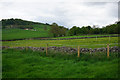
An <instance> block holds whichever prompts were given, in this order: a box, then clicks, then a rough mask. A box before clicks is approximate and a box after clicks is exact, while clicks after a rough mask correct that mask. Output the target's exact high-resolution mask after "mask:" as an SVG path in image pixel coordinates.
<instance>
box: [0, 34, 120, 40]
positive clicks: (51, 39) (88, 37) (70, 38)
mask: <svg viewBox="0 0 120 80" xmlns="http://www.w3.org/2000/svg"><path fill="white" fill-rule="evenodd" d="M103 37H120V35H115V36H97V38H103ZM85 38H96V37H75V38H58V39H53V38H47V37H45V38H43V37H41V38H24V39H12V40H0V41H17V40H70V39H85Z"/></svg>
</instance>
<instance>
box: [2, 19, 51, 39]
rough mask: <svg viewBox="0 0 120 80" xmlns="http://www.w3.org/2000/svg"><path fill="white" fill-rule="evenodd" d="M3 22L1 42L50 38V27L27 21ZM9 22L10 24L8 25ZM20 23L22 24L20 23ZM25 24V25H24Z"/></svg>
mask: <svg viewBox="0 0 120 80" xmlns="http://www.w3.org/2000/svg"><path fill="white" fill-rule="evenodd" d="M15 21H16V20H14V21H12V22H14V23H11V22H10V21H3V22H2V23H3V28H2V40H11V39H24V38H34V37H50V35H49V29H50V25H48V24H43V23H36V22H35V23H34V22H29V21H16V22H15ZM9 22H10V23H9ZM20 22H23V24H22V23H20ZM25 23H26V24H25Z"/></svg>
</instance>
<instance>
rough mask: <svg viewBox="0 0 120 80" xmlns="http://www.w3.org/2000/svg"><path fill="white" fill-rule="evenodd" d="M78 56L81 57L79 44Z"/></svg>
mask: <svg viewBox="0 0 120 80" xmlns="http://www.w3.org/2000/svg"><path fill="white" fill-rule="evenodd" d="M78 57H80V47H79V46H78Z"/></svg>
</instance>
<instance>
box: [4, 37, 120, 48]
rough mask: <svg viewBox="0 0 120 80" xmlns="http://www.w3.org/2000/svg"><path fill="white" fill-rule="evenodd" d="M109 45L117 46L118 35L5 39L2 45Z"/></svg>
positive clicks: (88, 46)
mask: <svg viewBox="0 0 120 80" xmlns="http://www.w3.org/2000/svg"><path fill="white" fill-rule="evenodd" d="M108 43H109V44H110V47H111V46H118V37H110V38H109V37H105V38H97V39H96V38H87V39H73V40H72V39H71V40H18V41H5V42H3V43H2V45H3V46H10V47H23V46H32V47H46V44H48V45H49V46H68V47H74V48H76V47H77V46H78V45H79V46H80V47H81V48H101V47H106V46H107V44H108Z"/></svg>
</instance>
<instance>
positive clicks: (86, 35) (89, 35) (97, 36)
mask: <svg viewBox="0 0 120 80" xmlns="http://www.w3.org/2000/svg"><path fill="white" fill-rule="evenodd" d="M117 35H118V34H98V35H79V36H65V37H56V38H52V39H63V38H79V37H99V36H117Z"/></svg>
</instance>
